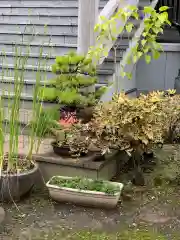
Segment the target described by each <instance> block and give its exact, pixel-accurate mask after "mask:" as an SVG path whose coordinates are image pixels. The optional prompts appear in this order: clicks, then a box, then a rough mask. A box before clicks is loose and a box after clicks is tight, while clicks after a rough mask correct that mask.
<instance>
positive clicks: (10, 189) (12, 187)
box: [0, 156, 39, 202]
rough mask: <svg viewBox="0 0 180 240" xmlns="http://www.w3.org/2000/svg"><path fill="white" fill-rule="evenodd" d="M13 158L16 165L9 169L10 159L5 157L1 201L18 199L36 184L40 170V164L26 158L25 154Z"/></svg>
mask: <svg viewBox="0 0 180 240" xmlns="http://www.w3.org/2000/svg"><path fill="white" fill-rule="evenodd" d="M16 158H17V159H16V160H15V159H13V160H12V162H14V166H12V167H11V170H10V171H7V166H8V159H7V157H5V159H4V162H3V171H2V175H1V178H0V201H2V202H13V201H18V200H20V199H21V197H23V196H24V195H26V194H27V193H28V192H29V191H30V190H31V189H32V187H33V186H34V184H35V180H36V176H37V174H38V173H39V172H38V165H37V164H34V163H32V162H30V161H29V160H26V159H25V158H24V157H23V156H17V157H16Z"/></svg>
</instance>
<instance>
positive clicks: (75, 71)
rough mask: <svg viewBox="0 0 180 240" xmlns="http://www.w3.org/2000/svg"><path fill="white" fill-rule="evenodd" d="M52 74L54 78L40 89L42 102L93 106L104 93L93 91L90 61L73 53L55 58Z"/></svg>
mask: <svg viewBox="0 0 180 240" xmlns="http://www.w3.org/2000/svg"><path fill="white" fill-rule="evenodd" d="M52 72H53V73H54V74H56V77H55V78H54V79H52V80H51V81H50V82H49V83H48V84H50V85H49V86H45V87H44V88H43V89H42V91H43V98H44V100H48V101H58V102H59V103H61V104H63V105H66V106H94V105H95V104H96V102H97V101H98V99H99V97H100V96H101V95H102V93H103V92H104V91H105V88H100V89H99V90H98V91H95V88H94V85H95V83H96V82H97V78H96V69H95V67H94V65H93V63H92V60H91V59H90V58H89V59H87V58H86V57H85V56H81V55H78V54H76V53H74V52H71V53H69V54H67V55H64V56H60V57H56V60H55V64H54V65H53V66H52Z"/></svg>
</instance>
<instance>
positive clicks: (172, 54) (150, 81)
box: [136, 43, 180, 92]
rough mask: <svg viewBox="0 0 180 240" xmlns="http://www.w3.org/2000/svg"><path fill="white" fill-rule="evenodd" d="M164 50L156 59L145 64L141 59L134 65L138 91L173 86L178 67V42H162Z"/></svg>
mask: <svg viewBox="0 0 180 240" xmlns="http://www.w3.org/2000/svg"><path fill="white" fill-rule="evenodd" d="M162 45H163V48H164V52H162V53H161V56H160V58H159V59H158V60H152V61H151V63H150V64H146V62H145V60H144V59H141V60H140V61H139V62H138V63H137V66H136V87H137V89H138V91H139V92H146V91H152V90H167V89H172V88H174V81H175V78H176V77H177V75H178V70H179V69H180V44H172V43H169V44H168V43H166V44H162Z"/></svg>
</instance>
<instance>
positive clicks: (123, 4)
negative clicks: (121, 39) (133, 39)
mask: <svg viewBox="0 0 180 240" xmlns="http://www.w3.org/2000/svg"><path fill="white" fill-rule="evenodd" d="M138 3H139V0H123V1H118V9H124V11H131V10H129V9H128V6H129V5H132V6H137V5H138ZM111 4H112V5H111V8H112V9H115V6H116V5H115V1H112V2H111ZM109 7H110V5H109ZM111 8H109V9H108V8H107V9H108V10H106V11H105V10H104V12H105V14H106V17H109V16H110V14H111V13H112V9H111ZM104 9H105V8H104ZM116 9H117V8H116ZM127 21H128V19H127V20H126V21H123V20H120V19H118V21H117V24H116V28H117V29H119V28H121V27H124V26H125V24H126V23H127ZM122 34H123V33H122ZM120 35H121V34H120ZM118 36H119V34H116V35H114V36H113V37H114V38H116V40H117V38H118ZM116 40H115V41H114V40H112V39H107V40H106V42H104V43H101V42H98V41H97V46H98V47H99V45H101V44H102V47H103V48H106V51H108V52H109V51H110V50H111V48H112V47H113V45H114V44H115V42H116ZM105 58H106V57H105V56H104V55H102V56H101V58H100V60H99V61H98V62H97V65H98V64H99V65H100V64H102V63H103V62H104V60H105Z"/></svg>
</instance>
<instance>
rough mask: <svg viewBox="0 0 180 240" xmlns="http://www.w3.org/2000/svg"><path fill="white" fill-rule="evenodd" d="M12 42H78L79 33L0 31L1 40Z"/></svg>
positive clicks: (40, 43)
mask: <svg viewBox="0 0 180 240" xmlns="http://www.w3.org/2000/svg"><path fill="white" fill-rule="evenodd" d="M6 41H7V42H10V41H11V42H12V43H21V44H22V43H24V42H25V43H29V44H35V43H39V45H42V44H44V43H46V44H47V43H49V45H50V44H56V43H59V44H77V34H72V33H71V34H63V33H62V34H61V33H58V34H57V35H53V36H52V35H47V34H38V32H37V34H27V33H26V34H23V33H17V32H16V31H14V32H11V33H10V32H9V33H7V32H6V31H4V33H0V42H6Z"/></svg>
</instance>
